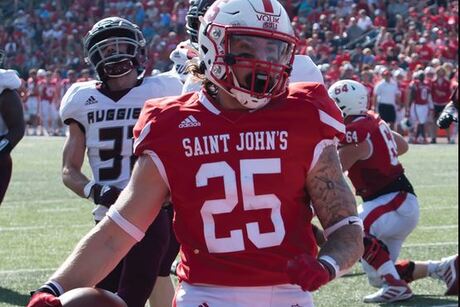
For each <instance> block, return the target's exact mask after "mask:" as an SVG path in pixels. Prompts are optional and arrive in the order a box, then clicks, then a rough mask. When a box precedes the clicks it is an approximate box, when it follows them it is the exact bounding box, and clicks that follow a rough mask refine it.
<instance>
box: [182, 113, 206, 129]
mask: <svg viewBox="0 0 460 307" xmlns="http://www.w3.org/2000/svg"><path fill="white" fill-rule="evenodd" d="M199 126H201V123H200V122H199V121H197V120H196V118H195V117H193V115H189V116H188V117H187V118H186V119H184V120H183V121H182V122H181V123H180V124H179V128H190V127H199Z"/></svg>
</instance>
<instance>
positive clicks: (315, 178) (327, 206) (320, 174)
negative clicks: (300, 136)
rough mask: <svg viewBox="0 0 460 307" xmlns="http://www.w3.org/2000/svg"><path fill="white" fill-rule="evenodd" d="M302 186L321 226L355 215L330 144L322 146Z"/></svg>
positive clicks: (351, 195) (352, 197) (327, 225)
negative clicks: (308, 195)
mask: <svg viewBox="0 0 460 307" xmlns="http://www.w3.org/2000/svg"><path fill="white" fill-rule="evenodd" d="M306 186H307V189H308V193H309V194H310V197H311V200H312V202H313V207H314V208H315V212H316V214H317V216H318V218H319V220H320V222H321V224H322V226H323V227H324V228H327V227H329V226H331V225H333V224H335V223H337V222H339V221H340V220H342V219H343V218H344V217H347V216H350V215H357V212H356V201H355V197H354V196H353V193H352V192H351V190H350V187H349V186H348V184H347V182H346V181H345V178H344V177H343V174H342V169H341V166H340V162H339V159H338V155H337V150H336V148H335V147H334V146H328V147H326V148H325V149H324V151H323V153H322V154H321V157H320V159H319V160H318V162H317V164H316V165H315V167H314V168H313V169H312V170H311V171H310V174H309V175H308V177H307V182H306Z"/></svg>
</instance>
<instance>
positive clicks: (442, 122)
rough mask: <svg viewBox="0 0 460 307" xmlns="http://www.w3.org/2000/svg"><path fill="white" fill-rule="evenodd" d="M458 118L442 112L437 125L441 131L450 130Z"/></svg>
mask: <svg viewBox="0 0 460 307" xmlns="http://www.w3.org/2000/svg"><path fill="white" fill-rule="evenodd" d="M456 121H457V118H456V117H455V116H454V115H453V114H452V113H450V112H442V114H441V116H439V118H438V121H437V122H436V124H437V125H438V127H439V128H441V129H447V128H449V126H450V124H452V122H456Z"/></svg>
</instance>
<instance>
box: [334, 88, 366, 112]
mask: <svg viewBox="0 0 460 307" xmlns="http://www.w3.org/2000/svg"><path fill="white" fill-rule="evenodd" d="M328 94H329V96H330V97H331V98H332V99H334V100H335V102H336V103H337V105H338V107H339V108H340V110H342V114H343V117H347V116H353V115H363V114H366V112H367V111H368V92H367V89H366V87H365V86H364V85H362V84H361V83H359V82H357V81H354V80H340V81H337V82H335V83H334V84H332V85H331V86H330V87H329V90H328Z"/></svg>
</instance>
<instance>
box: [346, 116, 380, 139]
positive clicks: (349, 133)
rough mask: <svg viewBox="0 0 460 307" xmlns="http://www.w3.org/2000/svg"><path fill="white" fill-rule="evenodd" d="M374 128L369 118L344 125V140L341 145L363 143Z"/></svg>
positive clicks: (374, 122)
mask: <svg viewBox="0 0 460 307" xmlns="http://www.w3.org/2000/svg"><path fill="white" fill-rule="evenodd" d="M375 126H376V121H375V119H374V118H373V117H371V116H366V117H361V118H358V119H356V120H355V121H353V122H351V123H349V124H347V125H346V132H345V138H344V139H343V140H342V144H359V143H361V142H364V141H365V140H366V139H367V138H368V136H369V135H370V133H371V132H372V131H373V129H374V128H375Z"/></svg>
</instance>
